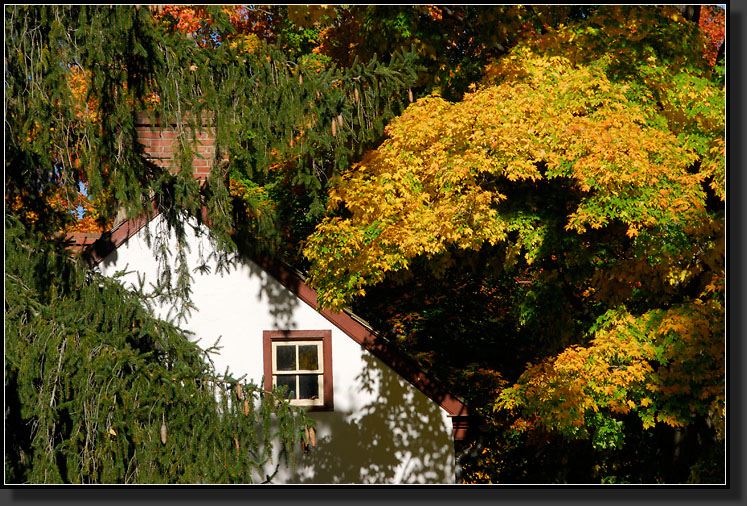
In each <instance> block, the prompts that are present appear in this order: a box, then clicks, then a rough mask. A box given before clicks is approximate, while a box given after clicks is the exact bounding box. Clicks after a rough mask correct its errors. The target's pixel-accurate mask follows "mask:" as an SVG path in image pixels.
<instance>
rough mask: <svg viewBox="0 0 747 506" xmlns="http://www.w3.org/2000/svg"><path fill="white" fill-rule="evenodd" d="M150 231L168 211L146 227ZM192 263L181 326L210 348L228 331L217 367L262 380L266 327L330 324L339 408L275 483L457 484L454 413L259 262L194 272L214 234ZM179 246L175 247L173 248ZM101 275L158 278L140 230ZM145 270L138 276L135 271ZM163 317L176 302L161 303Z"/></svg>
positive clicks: (317, 415)
mask: <svg viewBox="0 0 747 506" xmlns="http://www.w3.org/2000/svg"><path fill="white" fill-rule="evenodd" d="M148 227H149V229H150V231H151V233H152V234H156V232H157V227H162V224H161V218H160V217H158V218H156V219H154V220H153V221H152V222H151V223H150V224H149V225H148ZM189 244H190V246H191V252H190V253H189V255H188V263H189V266H190V270H191V271H192V275H193V278H194V280H193V284H192V291H193V296H192V300H193V302H194V304H195V306H196V309H195V310H193V312H192V315H191V317H189V319H188V321H187V322H186V323H183V324H182V325H181V326H182V328H185V329H187V330H190V331H192V332H194V334H195V337H196V338H198V339H199V343H200V345H201V346H203V348H205V347H208V346H211V345H213V344H214V343H215V342H216V341H217V339H218V338H219V337H220V338H221V339H220V346H221V347H222V349H221V350H220V353H219V354H218V355H215V356H213V361H214V363H215V366H216V369H217V371H218V372H220V373H223V372H225V371H226V369H227V368H228V369H229V370H230V372H231V373H232V374H233V376H234V377H239V376H242V375H244V374H245V375H246V376H247V379H248V380H252V381H254V382H255V383H257V384H260V382H261V379H262V375H263V353H262V331H264V330H320V329H330V330H332V365H333V381H334V405H335V406H334V411H333V412H314V413H312V417H313V418H314V419H315V420H316V422H317V439H318V445H317V447H316V448H312V450H311V451H310V452H309V453H308V454H305V455H304V454H299V455H298V457H297V459H298V462H297V465H296V468H295V469H294V470H291V469H282V470H281V472H279V473H278V475H277V477H276V479H275V480H273V482H275V483H453V482H454V449H453V441H452V439H451V421H450V419H449V417H448V415H447V412H446V411H445V410H443V409H442V408H441V407H440V406H438V405H437V404H436V403H434V402H433V401H431V400H430V399H428V398H427V397H426V396H425V395H424V394H423V393H421V392H420V391H419V390H417V389H416V388H415V387H413V386H412V385H411V384H410V383H408V382H407V381H406V380H404V379H403V378H402V377H400V376H399V375H398V374H396V373H395V372H394V371H393V370H391V369H390V368H389V367H388V366H386V365H385V364H384V363H383V362H381V361H380V360H379V359H377V358H376V357H374V356H373V355H372V354H370V353H369V352H368V351H366V350H364V349H363V348H362V347H361V346H360V345H359V344H358V343H356V342H355V341H353V340H352V339H351V338H350V337H348V336H347V335H346V334H344V333H343V332H342V331H340V330H339V329H337V328H336V327H335V326H334V325H332V323H330V322H329V321H328V320H327V319H326V318H324V317H323V316H322V315H321V314H319V313H318V312H316V311H315V310H314V309H312V308H311V307H310V306H308V305H307V304H306V303H304V302H303V301H301V300H300V299H298V298H297V297H296V296H295V295H294V294H293V293H291V292H290V291H289V290H287V289H286V288H285V287H283V286H282V285H281V284H280V283H279V282H278V281H276V280H275V279H274V278H273V277H272V276H270V275H269V274H268V273H267V272H265V271H263V270H262V269H260V268H259V267H258V266H257V265H256V264H255V263H254V262H251V261H241V262H236V263H235V265H234V266H233V267H231V269H230V272H228V273H225V272H224V273H217V271H216V268H215V263H214V262H213V261H211V262H208V263H207V265H208V267H209V269H210V270H209V274H208V273H205V272H200V271H195V270H194V269H195V267H197V266H198V265H199V264H200V262H199V255H198V251H199V250H200V248H202V251H203V254H207V253H208V252H209V250H210V248H209V242H208V240H207V238H206V237H204V236H203V237H200V238H196V237H195V235H194V234H193V233H190V240H189ZM171 251H175V248H174V247H171ZM99 269H100V270H101V272H102V273H103V274H106V275H112V274H113V273H114V272H116V271H119V270H122V269H127V270H131V271H133V272H132V273H131V274H129V275H127V276H125V277H123V278H122V281H123V282H124V283H125V284H127V283H136V282H137V281H136V280H137V275H138V274H139V275H140V276H143V275H145V279H146V283H147V282H154V281H155V279H156V276H157V270H158V266H157V263H156V260H155V256H154V253H153V252H152V250H151V249H150V248H149V247H148V246H147V244H146V241H145V236H144V230H141V231H140V232H138V233H137V234H136V235H135V236H133V237H132V238H130V239H129V240H128V241H127V242H126V243H124V244H123V245H121V246H120V247H119V248H118V249H117V250H116V251H114V252H112V253H111V254H110V255H109V256H107V257H106V258H105V259H104V261H103V262H102V263H101V264H100V266H99ZM136 273H137V274H136ZM157 312H159V314H160V315H161V316H163V315H165V314H166V313H167V312H168V308H159V309H158V311H157Z"/></svg>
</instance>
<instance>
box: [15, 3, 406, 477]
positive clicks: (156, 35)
mask: <svg viewBox="0 0 747 506" xmlns="http://www.w3.org/2000/svg"><path fill="white" fill-rule="evenodd" d="M207 13H208V15H209V16H210V17H211V23H212V24H211V26H214V27H215V29H216V30H218V31H223V32H230V31H231V30H232V27H231V25H230V19H229V18H228V16H227V15H226V13H225V12H224V11H223V10H221V9H219V8H213V7H210V8H208V9H207ZM5 14H6V16H5V23H6V24H5V34H6V43H5V54H6V70H5V117H4V120H5V139H6V145H5V150H6V151H5V152H6V165H5V168H6V172H5V187H6V207H5V209H6V299H5V310H6V341H5V342H6V369H5V371H6V374H5V377H6V384H5V386H6V413H7V415H6V416H7V418H6V458H5V462H6V477H7V479H8V481H11V482H74V483H93V482H96V483H98V482H122V483H125V482H126V483H130V482H139V483H145V482H233V481H236V482H247V481H251V480H252V478H253V477H257V476H260V477H262V478H264V479H266V478H267V477H268V475H271V474H272V472H273V469H274V468H273V467H272V466H273V465H274V464H275V463H274V462H273V461H272V453H271V447H272V445H273V444H274V445H277V444H280V445H282V446H283V447H284V448H285V450H286V454H292V452H291V451H290V450H291V447H292V445H293V443H294V441H297V440H298V438H299V437H306V436H305V434H306V429H307V428H308V427H309V426H310V425H311V424H312V422H311V421H310V420H309V419H308V418H306V416H305V415H304V414H303V413H302V412H299V411H297V410H295V409H292V408H291V407H290V406H288V405H287V404H286V403H284V402H278V398H277V397H276V396H275V394H273V393H269V392H261V391H260V390H259V389H258V388H257V387H256V386H254V385H248V384H242V387H241V389H240V390H239V389H238V387H237V385H239V384H240V383H239V381H238V380H236V379H234V378H232V377H230V375H229V376H223V375H218V374H216V373H215V372H214V371H213V368H212V366H211V365H210V362H209V356H207V355H205V354H204V353H203V352H201V351H200V350H199V349H198V348H196V347H195V345H193V344H191V343H190V342H189V340H188V339H186V336H185V334H184V333H183V332H182V331H180V330H179V329H178V328H177V327H176V326H175V325H173V324H172V323H169V322H164V321H159V320H156V319H154V318H152V317H151V316H150V313H149V301H150V298H151V296H153V297H159V296H165V297H170V298H176V299H177V300H180V301H181V304H180V305H179V307H180V308H181V309H182V310H188V309H189V272H188V271H187V269H186V264H185V262H181V263H178V264H177V265H178V272H177V273H176V274H177V275H176V276H170V275H169V274H170V273H168V272H166V273H165V277H164V279H162V280H161V281H162V284H161V285H160V289H158V290H156V291H155V292H153V293H151V294H145V293H144V292H143V291H142V290H141V291H139V292H134V293H131V292H127V291H125V290H123V289H122V288H121V287H120V286H119V285H118V284H117V283H115V282H114V281H112V280H108V279H105V278H102V277H100V276H98V275H96V274H94V273H91V272H89V271H87V270H86V269H84V268H83V266H82V265H81V264H80V263H79V261H77V260H71V259H69V258H68V253H67V250H66V249H65V247H66V246H67V245H66V244H65V243H64V242H63V241H62V239H61V238H60V235H59V232H60V231H61V230H63V229H64V227H65V224H66V223H68V222H69V221H70V220H73V219H74V217H73V216H72V215H71V214H70V213H69V212H63V211H60V210H59V206H57V205H55V203H56V202H60V201H69V202H76V201H77V199H78V198H79V196H80V188H81V185H84V186H85V187H86V191H87V194H88V197H89V198H90V199H91V201H93V202H95V204H96V205H95V208H96V213H97V215H98V216H99V219H100V222H101V223H102V224H105V223H108V222H110V221H111V220H112V219H113V217H114V216H115V215H116V214H118V213H119V214H120V216H124V217H127V218H131V217H135V216H138V215H142V214H147V213H151V212H153V206H155V209H156V210H157V211H158V212H160V213H161V215H162V216H164V217H165V218H166V221H167V223H168V225H169V227H170V228H171V231H172V232H173V233H175V235H176V237H177V239H178V245H179V248H178V250H177V251H176V252H175V253H170V252H168V251H164V250H159V249H158V248H154V255H157V256H158V255H161V257H160V258H163V255H168V254H175V255H177V258H183V257H184V248H185V246H186V244H185V239H184V238H185V226H187V225H186V223H187V221H188V218H189V217H190V216H193V217H196V218H197V219H198V220H201V218H202V210H203V209H206V210H207V215H206V216H207V220H208V221H209V222H210V224H211V228H210V230H211V232H210V233H211V238H212V239H213V241H214V243H215V245H216V247H217V249H218V251H219V252H228V251H230V250H231V249H232V248H234V246H235V239H240V241H239V242H242V241H243V242H247V241H246V239H247V238H246V237H243V238H242V237H241V236H240V235H239V236H232V235H231V231H232V230H239V231H241V230H244V231H248V232H250V233H252V234H253V235H252V237H250V238H249V239H251V241H249V242H250V243H252V244H254V245H256V244H259V243H261V242H262V241H261V239H263V238H264V239H272V238H273V235H275V236H276V235H277V234H276V233H275V232H274V231H275V230H278V229H279V228H281V224H279V223H278V221H279V220H282V219H284V218H285V217H287V216H289V213H288V212H286V213H285V214H283V213H278V214H277V217H278V219H276V220H266V221H263V222H262V223H260V222H259V220H258V217H259V215H260V212H259V211H261V210H262V208H261V207H258V206H259V205H260V204H261V202H259V201H258V200H257V199H252V198H243V197H246V196H247V195H248V194H247V193H246V191H243V192H242V188H243V189H244V190H246V189H247V188H250V189H251V188H261V189H262V190H263V191H267V189H266V187H269V188H270V189H272V188H273V186H272V185H273V183H274V188H278V186H279V185H280V184H281V183H285V182H290V183H291V184H290V186H292V188H293V191H294V192H296V193H297V194H298V195H300V197H301V199H300V200H302V201H303V204H304V205H305V206H306V208H305V209H303V210H302V214H303V216H313V215H314V214H315V213H319V212H321V210H323V202H319V199H320V198H323V196H324V195H326V189H327V185H328V184H329V181H331V180H334V179H335V177H336V173H337V171H338V170H339V169H340V168H342V167H345V166H346V165H347V164H348V163H349V162H350V159H351V157H352V156H354V154H355V153H356V152H360V151H361V150H362V149H363V147H364V145H365V144H366V143H367V142H371V141H372V140H374V139H375V138H376V137H377V136H378V135H380V134H381V133H382V130H383V122H384V121H385V120H386V119H387V118H388V117H391V116H392V115H394V114H395V113H396V112H398V107H399V105H398V104H399V103H400V102H401V97H404V96H406V89H407V87H408V86H409V85H410V83H411V82H412V80H413V79H414V71H413V70H412V64H413V58H412V55H409V54H404V55H401V56H400V57H395V58H393V59H392V60H391V61H389V62H388V63H387V64H386V65H382V64H380V63H377V62H376V61H372V62H370V63H367V64H360V65H355V66H353V67H352V68H350V69H347V70H344V71H343V70H337V69H336V68H334V67H319V66H315V63H314V61H313V58H311V59H308V58H307V59H305V60H304V59H300V60H298V61H295V60H293V59H291V58H290V57H288V56H287V55H285V54H284V53H283V52H282V51H280V50H279V49H277V48H275V47H273V46H271V45H268V44H267V43H266V42H264V41H259V40H258V39H257V38H251V37H249V38H241V39H239V40H234V41H230V42H229V41H226V43H220V44H218V43H216V44H213V45H205V44H200V43H198V42H199V41H196V40H195V39H194V38H191V37H188V36H185V34H184V33H182V32H180V31H174V30H170V29H169V23H168V22H166V21H164V20H163V19H159V18H157V17H154V15H153V12H152V11H151V9H147V8H139V7H137V6H124V5H114V6H83V5H80V6H60V5H50V6H7V7H6V11H5ZM142 112H147V113H148V114H150V116H151V119H152V123H153V124H157V123H158V121H167V122H169V123H170V124H171V125H173V126H174V130H175V134H176V138H177V157H176V158H177V161H176V167H171V168H169V167H161V166H159V165H157V164H154V163H152V162H151V161H149V160H148V159H146V158H145V157H144V156H142V155H143V148H142V146H141V145H140V144H139V143H138V142H137V138H138V135H137V130H136V118H137V115H138V113H142ZM203 128H215V131H216V135H217V146H216V153H215V158H214V159H213V160H212V161H213V162H214V163H213V170H212V173H211V175H210V177H209V178H208V180H207V181H206V182H205V183H204V184H202V185H200V184H199V183H198V182H197V181H196V180H195V178H194V177H192V167H191V164H192V160H193V158H194V156H193V153H194V151H195V143H196V140H195V139H196V137H197V136H196V133H197V131H198V130H201V129H203ZM226 158H227V160H228V163H227V164H226V163H220V162H221V161H222V160H224V159H226ZM278 166H282V167H283V170H282V171H277V170H275V169H276V168H277V167H278ZM281 172H282V174H281V175H279V174H280V173H281ZM231 180H233V181H234V183H233V185H231V184H229V181H231ZM232 187H233V188H234V190H233V191H231V188H232ZM280 191H283V190H280ZM237 201H240V203H242V205H243V208H241V209H239V211H245V212H237V209H235V208H234V204H235V203H237ZM253 217H255V218H253ZM236 218H240V219H241V220H243V225H242V222H238V223H237V222H235V221H236V220H235V219H236ZM247 218H248V219H247ZM265 225H267V226H265ZM275 242H276V241H275ZM157 244H158V243H157V242H156V243H155V245H157ZM264 244H266V245H272V244H273V241H272V240H266V241H264ZM171 279H173V280H174V281H173V282H172V281H171ZM182 314H183V313H182ZM232 388H233V389H235V390H232ZM239 392H241V393H239ZM244 399H246V401H245V400H244ZM195 434H199V438H196V437H194V435H195Z"/></svg>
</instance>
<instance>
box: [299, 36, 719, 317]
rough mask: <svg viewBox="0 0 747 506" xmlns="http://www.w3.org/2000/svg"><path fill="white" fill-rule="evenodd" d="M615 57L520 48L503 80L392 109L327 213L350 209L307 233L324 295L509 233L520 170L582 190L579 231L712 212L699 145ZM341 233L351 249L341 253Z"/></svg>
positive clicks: (574, 215) (493, 78)
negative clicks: (622, 71) (621, 71)
mask: <svg viewBox="0 0 747 506" xmlns="http://www.w3.org/2000/svg"><path fill="white" fill-rule="evenodd" d="M606 64H608V62H606V60H603V61H602V62H597V63H595V64H594V65H574V64H572V63H571V62H570V61H569V60H568V59H565V58H563V57H560V56H541V55H536V54H533V53H531V52H528V51H527V52H521V51H516V52H515V54H514V55H513V56H512V57H510V58H507V59H505V60H504V61H502V62H501V63H499V64H497V65H495V66H494V67H492V69H491V70H490V71H489V72H488V78H487V81H486V82H487V83H491V82H492V83H496V84H484V85H483V86H482V87H480V88H478V89H476V91H474V92H472V93H468V94H466V95H465V97H464V100H463V101H461V102H459V103H455V104H451V103H448V102H446V101H445V100H443V99H441V98H440V97H439V96H437V95H432V96H427V97H425V98H421V99H420V100H418V101H417V102H415V103H414V104H412V105H411V106H410V107H409V108H408V109H407V110H406V111H405V113H404V114H403V115H402V116H400V117H399V118H396V119H394V120H393V121H392V122H391V124H390V125H389V126H388V127H387V130H386V133H387V135H388V139H387V140H386V141H385V142H384V143H383V144H382V145H381V146H380V147H379V148H378V149H377V150H375V151H372V152H369V153H368V154H366V155H365V156H364V158H363V159H362V160H361V161H360V162H359V163H358V164H356V165H354V166H353V168H352V169H351V170H350V171H349V172H348V173H346V174H344V175H343V177H342V180H341V182H340V184H339V185H338V186H337V187H336V188H335V189H333V190H332V191H331V193H330V195H329V201H328V207H329V211H330V212H332V213H335V212H338V211H341V210H342V209H344V212H342V216H344V218H342V217H340V218H328V219H326V220H324V221H323V222H322V223H321V224H320V225H319V226H318V228H317V230H316V232H315V233H314V234H313V235H312V236H311V237H310V238H309V240H308V243H307V246H306V248H305V251H304V254H305V255H306V257H307V258H308V259H309V260H310V261H311V264H312V268H311V271H310V282H311V283H312V284H313V285H314V286H315V287H316V288H317V289H318V290H319V293H320V299H321V302H322V304H323V305H328V306H330V307H336V308H338V309H339V307H340V306H341V304H343V303H344V301H345V300H347V299H348V298H349V297H350V296H352V295H357V294H362V293H364V290H365V288H364V287H365V286H366V285H371V284H375V283H376V282H378V281H380V280H381V279H383V276H384V274H383V273H384V272H385V271H387V270H397V269H401V268H405V267H407V265H408V262H409V261H410V260H411V259H413V258H414V257H416V256H418V255H426V256H429V257H431V256H434V255H438V254H440V253H442V252H444V251H446V250H447V249H448V248H449V247H452V246H455V247H459V248H466V249H478V248H480V247H481V245H482V244H484V243H486V242H487V243H490V244H496V243H498V242H502V241H505V240H506V238H507V234H508V232H509V231H510V230H514V229H516V228H517V227H518V226H519V225H518V224H517V222H515V217H513V216H511V215H509V214H507V213H505V212H503V207H502V204H501V203H502V202H503V201H505V200H506V199H507V198H508V199H510V197H511V195H510V192H511V188H512V184H513V183H515V182H524V183H531V182H537V181H539V180H550V179H560V180H562V181H565V182H567V183H568V184H569V185H570V186H571V187H572V188H574V189H575V191H578V192H580V195H581V199H580V201H579V203H578V206H577V207H576V208H575V209H570V210H569V213H568V215H567V223H566V229H567V230H568V231H571V232H577V233H584V232H585V231H587V230H588V229H596V228H601V227H604V226H606V225H608V224H609V223H611V222H612V221H614V220H618V221H620V222H622V223H624V224H625V225H626V226H627V230H628V235H629V236H635V235H636V234H638V233H639V231H640V230H641V229H642V228H645V227H651V226H655V225H664V224H666V223H695V222H698V221H699V220H701V219H702V218H703V217H704V215H705V213H704V204H703V201H704V195H703V192H702V189H701V187H700V184H701V182H702V181H703V178H704V176H703V175H702V174H698V173H690V172H688V168H689V167H690V166H691V165H692V164H693V163H694V162H695V161H696V160H697V159H698V156H697V154H696V153H695V151H693V150H691V149H686V148H684V147H683V146H682V145H681V143H680V142H679V140H678V138H677V136H675V135H674V134H673V133H672V132H671V131H669V130H668V129H667V128H666V127H665V126H662V122H661V121H660V119H661V118H660V117H659V116H657V111H656V110H655V109H654V107H653V105H652V102H651V100H649V98H648V97H647V96H645V97H643V98H642V99H641V100H635V98H636V94H635V93H634V92H633V90H632V88H631V86H630V85H629V84H628V83H626V82H612V81H610V79H608V77H607V75H606V73H605V65H606ZM670 193H671V194H670ZM521 227H522V228H525V227H526V223H522V224H521ZM537 230H538V233H541V231H540V230H539V229H537ZM374 232H375V233H374ZM332 237H335V239H334V240H332V239H331V238H332ZM330 241H331V242H334V243H337V242H339V243H340V244H345V245H346V247H345V253H344V254H340V252H339V251H338V252H337V253H338V255H337V257H335V256H334V255H332V256H330V255H329V254H328V252H329V251H330V248H331V242H330ZM534 245H535V246H536V247H539V246H541V241H537V240H536V237H535V238H534ZM519 247H520V248H521V247H524V248H525V251H524V254H526V255H527V256H528V257H531V256H532V255H533V252H532V251H531V249H532V246H531V245H529V244H520V245H519ZM332 251H334V250H332ZM351 273H355V276H356V282H355V283H352V284H351V283H350V278H349V276H350V275H351Z"/></svg>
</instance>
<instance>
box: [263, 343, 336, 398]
mask: <svg viewBox="0 0 747 506" xmlns="http://www.w3.org/2000/svg"><path fill="white" fill-rule="evenodd" d="M278 346H294V347H296V369H294V370H290V371H278V369H277V348H278ZM299 346H315V347H316V352H317V369H315V370H308V369H298V360H299V353H298V347H299ZM302 374H316V376H317V381H318V389H317V391H318V392H319V397H318V398H317V399H299V398H298V396H299V395H300V392H301V390H300V388H299V376H300V375H302ZM278 376H295V377H296V389H295V394H296V398H290V399H288V400H289V401H290V403H291V404H292V405H294V406H324V349H323V346H322V341H321V340H317V339H310V340H295V339H294V340H292V341H273V342H272V386H273V387H277V378H278Z"/></svg>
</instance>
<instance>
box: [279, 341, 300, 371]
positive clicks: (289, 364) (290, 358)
mask: <svg viewBox="0 0 747 506" xmlns="http://www.w3.org/2000/svg"><path fill="white" fill-rule="evenodd" d="M275 353H276V354H277V364H276V366H277V370H278V371H295V370H296V346H295V345H289V346H288V345H283V346H281V345H278V346H277V348H275Z"/></svg>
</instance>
